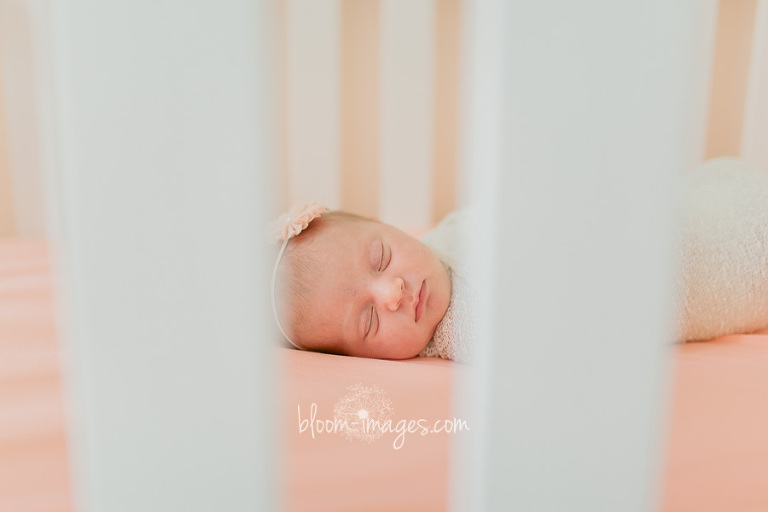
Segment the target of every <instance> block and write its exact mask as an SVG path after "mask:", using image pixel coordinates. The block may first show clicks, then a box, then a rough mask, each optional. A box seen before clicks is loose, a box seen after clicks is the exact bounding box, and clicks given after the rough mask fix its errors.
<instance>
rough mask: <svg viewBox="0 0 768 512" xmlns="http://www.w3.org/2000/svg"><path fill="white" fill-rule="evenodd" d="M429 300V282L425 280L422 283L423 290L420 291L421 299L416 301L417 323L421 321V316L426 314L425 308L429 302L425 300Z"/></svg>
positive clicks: (415, 314)
mask: <svg viewBox="0 0 768 512" xmlns="http://www.w3.org/2000/svg"><path fill="white" fill-rule="evenodd" d="M426 298H427V281H426V280H424V281H422V282H421V289H420V290H419V298H418V300H417V301H416V308H415V309H416V312H415V313H414V319H415V321H416V322H418V321H419V319H420V318H421V316H422V315H423V314H424V308H425V307H426V305H427V301H426V300H424V299H426Z"/></svg>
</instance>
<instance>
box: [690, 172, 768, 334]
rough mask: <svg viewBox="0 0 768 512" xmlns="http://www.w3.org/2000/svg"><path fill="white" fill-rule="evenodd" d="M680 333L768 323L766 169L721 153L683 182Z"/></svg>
mask: <svg viewBox="0 0 768 512" xmlns="http://www.w3.org/2000/svg"><path fill="white" fill-rule="evenodd" d="M682 206H683V211H682V213H683V216H682V217H683V218H682V223H681V226H680V242H681V243H680V261H679V267H680V269H681V272H680V277H679V281H678V296H677V303H678V318H679V322H678V324H679V332H678V339H679V340H680V341H690V340H705V339H710V338H714V337H716V336H721V335H724V334H736V333H750V332H753V331H755V330H758V329H761V328H763V327H765V326H766V325H768V174H766V173H764V172H761V171H759V170H756V169H753V168H751V167H750V166H749V165H747V164H746V163H745V162H743V161H742V160H739V159H736V158H717V159H714V160H710V161H708V162H706V163H705V164H703V165H702V166H701V167H700V168H699V169H695V170H694V171H691V172H690V173H688V174H687V175H685V177H684V182H683V204H682Z"/></svg>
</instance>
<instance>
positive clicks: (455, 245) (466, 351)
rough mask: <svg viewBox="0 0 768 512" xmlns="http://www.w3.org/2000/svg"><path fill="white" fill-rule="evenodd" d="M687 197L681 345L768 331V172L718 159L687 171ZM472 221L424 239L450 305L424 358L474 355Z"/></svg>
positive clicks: (453, 217) (442, 227) (679, 302)
mask: <svg viewBox="0 0 768 512" xmlns="http://www.w3.org/2000/svg"><path fill="white" fill-rule="evenodd" d="M682 193H683V201H682V212H681V213H682V219H681V220H682V222H681V223H680V224H679V232H678V235H679V236H678V242H679V245H678V247H679V251H678V257H679V259H678V269H677V277H676V282H675V283H674V284H675V292H676V297H675V299H676V300H675V302H676V306H677V312H676V319H677V320H676V331H677V332H676V333H674V335H675V338H676V340H677V341H692V340H705V339H710V338H714V337H716V336H721V335H724V334H735V333H749V332H753V331H756V330H758V329H762V328H764V327H766V326H768V173H764V172H761V171H758V170H755V169H753V168H751V167H750V166H749V165H747V164H746V163H744V162H743V161H741V160H738V159H735V158H718V159H714V160H710V161H708V162H706V163H705V164H703V165H702V166H701V167H700V168H698V169H695V170H693V171H690V172H688V173H687V174H686V175H685V176H684V179H683V187H682ZM470 217H471V214H470V212H466V211H463V212H462V211H459V212H454V213H452V214H450V215H449V216H448V217H446V218H445V220H443V222H441V223H440V224H439V225H438V226H437V227H436V228H435V229H434V230H432V231H430V232H428V233H427V234H426V235H424V236H423V237H422V241H423V242H424V243H425V244H426V245H427V246H428V247H429V248H430V249H432V250H433V251H434V252H435V253H436V254H437V256H438V257H439V258H440V260H441V261H442V262H443V264H445V265H446V267H447V268H448V269H449V273H450V276H451V300H450V303H449V305H448V311H447V312H446V314H445V317H444V318H443V320H442V321H441V322H440V323H439V324H438V326H437V329H436V331H435V335H434V337H433V338H432V340H431V341H430V342H429V344H428V345H427V346H426V348H425V349H424V350H423V351H422V352H421V353H420V354H419V355H421V356H439V357H443V358H446V359H453V360H455V361H462V362H469V361H471V360H472V359H473V358H474V357H475V355H476V353H477V348H478V343H479V340H478V339H477V332H478V330H477V315H476V312H475V310H474V309H473V308H474V306H475V305H476V304H477V300H476V298H477V293H478V291H477V283H478V280H477V273H476V272H473V271H472V268H471V265H469V264H468V261H467V259H468V258H467V257H466V256H463V255H464V254H465V253H464V252H463V251H461V250H460V247H461V246H460V243H462V240H463V239H464V237H463V236H462V235H461V233H462V230H463V229H465V228H466V227H467V226H468V225H469V222H470V220H469V219H470ZM628 293H629V292H628Z"/></svg>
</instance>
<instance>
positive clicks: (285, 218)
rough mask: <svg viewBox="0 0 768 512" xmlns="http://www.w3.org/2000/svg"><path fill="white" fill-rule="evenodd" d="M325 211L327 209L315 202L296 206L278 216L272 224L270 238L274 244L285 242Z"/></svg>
mask: <svg viewBox="0 0 768 512" xmlns="http://www.w3.org/2000/svg"><path fill="white" fill-rule="evenodd" d="M326 211H327V208H326V207H325V206H323V205H321V204H320V203H319V202H317V201H312V202H311V203H307V204H304V205H299V206H296V207H294V208H292V209H291V211H289V212H288V213H284V214H282V215H280V217H278V218H277V220H276V221H275V222H274V223H273V224H272V226H271V233H272V238H273V239H274V241H275V242H286V241H288V240H290V239H291V238H293V237H294V236H296V235H298V234H299V233H301V232H302V231H304V230H305V229H307V226H309V223H310V222H312V221H313V220H315V219H316V218H318V217H320V216H321V215H322V214H323V213H325V212H326Z"/></svg>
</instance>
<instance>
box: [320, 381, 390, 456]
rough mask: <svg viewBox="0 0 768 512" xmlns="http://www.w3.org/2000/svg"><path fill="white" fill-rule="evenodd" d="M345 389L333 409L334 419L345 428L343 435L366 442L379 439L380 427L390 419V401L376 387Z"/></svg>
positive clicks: (360, 386) (359, 386)
mask: <svg viewBox="0 0 768 512" xmlns="http://www.w3.org/2000/svg"><path fill="white" fill-rule="evenodd" d="M347 389H348V390H349V393H347V394H346V395H344V396H343V397H342V398H341V400H339V401H338V402H337V403H336V405H335V406H334V408H333V414H334V418H335V419H336V420H337V421H339V422H343V424H345V426H346V428H345V429H344V434H345V435H346V436H347V437H348V438H350V439H360V440H362V441H368V442H371V441H373V440H375V439H378V438H380V437H381V436H382V434H383V430H384V429H383V428H382V427H384V425H385V423H386V422H387V421H390V422H391V419H392V413H393V412H394V409H393V408H392V401H391V400H390V399H389V397H387V394H386V393H384V391H383V390H382V389H381V388H380V387H378V386H364V385H363V384H355V385H354V386H350V387H348V388H347Z"/></svg>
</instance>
